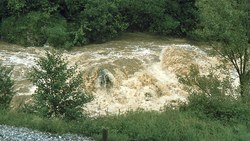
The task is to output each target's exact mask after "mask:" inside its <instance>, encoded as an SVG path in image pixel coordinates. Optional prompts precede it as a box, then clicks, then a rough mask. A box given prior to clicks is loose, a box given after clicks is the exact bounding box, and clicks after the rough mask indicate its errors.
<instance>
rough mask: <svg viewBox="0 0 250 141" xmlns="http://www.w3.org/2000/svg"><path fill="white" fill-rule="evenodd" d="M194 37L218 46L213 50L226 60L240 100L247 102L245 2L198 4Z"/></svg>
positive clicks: (203, 0) (249, 37)
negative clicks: (234, 74) (234, 73)
mask: <svg viewBox="0 0 250 141" xmlns="http://www.w3.org/2000/svg"><path fill="white" fill-rule="evenodd" d="M196 4H197V7H198V8H199V14H200V25H199V27H200V28H199V29H198V30H197V31H196V33H198V35H200V36H201V37H203V38H204V39H206V40H209V41H215V42H219V43H220V44H219V45H218V44H217V45H215V46H214V48H215V49H216V51H218V52H219V53H220V54H221V55H222V56H224V57H225V58H226V59H228V60H229V61H230V62H231V63H232V64H233V66H234V68H235V70H236V71H237V73H238V77H239V80H240V88H241V92H240V94H241V97H242V99H243V100H244V101H250V81H249V80H250V63H249V61H250V60H249V58H250V45H249V42H250V34H249V33H250V30H249V29H250V28H249V14H248V8H249V3H248V2H247V0H240V1H236V0H219V1H214V0H198V1H197V3H196Z"/></svg>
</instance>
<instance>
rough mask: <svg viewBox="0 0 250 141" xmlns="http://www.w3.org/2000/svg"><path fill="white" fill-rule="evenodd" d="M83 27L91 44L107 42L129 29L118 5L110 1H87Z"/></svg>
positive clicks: (83, 14)
mask: <svg viewBox="0 0 250 141" xmlns="http://www.w3.org/2000/svg"><path fill="white" fill-rule="evenodd" d="M81 14H82V20H81V27H82V28H83V31H84V33H86V37H87V39H88V40H89V41H90V42H105V41H107V40H110V39H112V38H115V37H117V36H118V35H119V34H120V33H121V32H122V31H124V30H125V29H126V28H127V25H126V24H125V23H124V22H123V21H122V17H121V15H120V13H119V11H118V7H117V6H116V4H115V3H114V2H112V1H110V0H87V3H86V5H85V9H84V11H82V12H81Z"/></svg>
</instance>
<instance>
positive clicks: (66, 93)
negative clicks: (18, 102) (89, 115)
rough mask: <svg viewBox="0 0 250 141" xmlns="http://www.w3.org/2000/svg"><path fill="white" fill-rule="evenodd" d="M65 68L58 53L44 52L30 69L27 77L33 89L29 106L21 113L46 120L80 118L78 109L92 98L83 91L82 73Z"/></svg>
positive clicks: (65, 63) (74, 69) (74, 67)
mask: <svg viewBox="0 0 250 141" xmlns="http://www.w3.org/2000/svg"><path fill="white" fill-rule="evenodd" d="M68 67H69V66H68V63H67V62H66V61H65V60H64V59H63V58H62V53H60V52H56V51H52V52H46V57H44V58H40V59H39V60H38V61H37V67H33V71H32V73H31V74H30V79H31V81H32V82H33V84H34V85H35V86H37V89H36V91H35V94H34V95H33V97H34V102H33V104H32V105H31V106H30V105H27V106H28V107H26V108H25V109H24V110H26V111H27V110H29V111H28V112H34V113H36V114H38V115H41V116H43V117H47V118H54V117H57V118H62V119H68V120H74V119H79V118H81V117H82V116H83V112H82V107H83V106H84V104H85V103H87V102H89V101H90V100H91V99H92V96H91V95H90V94H86V93H85V92H84V90H83V88H82V81H83V79H82V73H80V72H78V71H77V66H76V65H74V66H71V67H69V68H68ZM27 108H28V109H27Z"/></svg>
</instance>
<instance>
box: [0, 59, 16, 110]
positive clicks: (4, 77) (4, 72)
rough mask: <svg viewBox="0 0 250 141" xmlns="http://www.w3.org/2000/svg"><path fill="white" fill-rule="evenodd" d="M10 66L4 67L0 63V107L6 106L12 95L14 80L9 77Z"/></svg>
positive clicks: (13, 93)
mask: <svg viewBox="0 0 250 141" xmlns="http://www.w3.org/2000/svg"><path fill="white" fill-rule="evenodd" d="M11 72H12V68H9V67H5V66H3V65H2V64H1V63H0V108H4V109H6V108H8V107H9V104H10V101H11V100H12V97H13V96H14V95H15V92H14V90H13V86H14V81H13V80H12V79H11V74H12V73H11Z"/></svg>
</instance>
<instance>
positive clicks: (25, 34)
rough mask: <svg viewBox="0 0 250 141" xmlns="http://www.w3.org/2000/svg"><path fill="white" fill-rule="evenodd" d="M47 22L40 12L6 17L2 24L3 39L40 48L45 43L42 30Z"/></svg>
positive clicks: (46, 18)
mask: <svg viewBox="0 0 250 141" xmlns="http://www.w3.org/2000/svg"><path fill="white" fill-rule="evenodd" d="M47 20H48V17H46V16H45V15H43V14H42V13H40V12H30V13H28V14H26V15H22V16H21V17H17V16H11V17H8V18H6V19H4V20H3V23H2V35H3V39H4V40H7V41H8V42H11V43H17V44H21V45H24V46H42V45H43V44H44V43H45V42H46V37H45V34H44V32H43V29H44V28H45V26H44V22H45V21H47Z"/></svg>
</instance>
